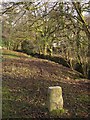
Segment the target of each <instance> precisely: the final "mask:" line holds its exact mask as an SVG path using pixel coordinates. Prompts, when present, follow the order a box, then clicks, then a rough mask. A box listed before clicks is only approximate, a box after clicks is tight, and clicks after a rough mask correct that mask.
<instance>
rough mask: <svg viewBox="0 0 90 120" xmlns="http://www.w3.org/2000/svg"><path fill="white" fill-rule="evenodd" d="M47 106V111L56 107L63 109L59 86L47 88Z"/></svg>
mask: <svg viewBox="0 0 90 120" xmlns="http://www.w3.org/2000/svg"><path fill="white" fill-rule="evenodd" d="M47 107H48V110H49V112H51V111H53V110H57V109H63V97H62V88H61V87H60V86H53V87H49V88H48V94H47Z"/></svg>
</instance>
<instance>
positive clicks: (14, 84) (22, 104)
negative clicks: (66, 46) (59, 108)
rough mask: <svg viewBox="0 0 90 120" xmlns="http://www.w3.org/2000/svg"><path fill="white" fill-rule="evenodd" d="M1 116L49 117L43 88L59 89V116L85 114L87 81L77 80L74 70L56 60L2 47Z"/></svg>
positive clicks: (86, 109)
mask: <svg viewBox="0 0 90 120" xmlns="http://www.w3.org/2000/svg"><path fill="white" fill-rule="evenodd" d="M2 65H3V69H2V71H3V76H2V95H3V102H2V103H3V104H2V114H3V118H39V117H43V118H46V117H47V118H52V117H53V116H52V115H50V114H49V112H48V110H47V106H46V101H47V89H48V87H49V86H56V85H59V86H61V87H62V89H63V99H64V109H65V110H66V112H65V113H64V114H62V115H58V116H54V118H55V117H59V118H60V117H63V118H74V117H82V118H83V117H85V118H88V117H89V110H88V109H89V107H88V106H89V102H90V98H89V91H88V89H89V83H90V82H89V81H88V80H84V79H83V80H80V79H79V75H78V73H77V72H75V71H72V70H71V69H70V68H67V67H64V66H62V65H60V64H57V63H54V62H50V61H48V60H42V59H38V58H32V57H30V56H29V57H28V56H27V55H25V54H22V53H17V52H13V51H3V60H2Z"/></svg>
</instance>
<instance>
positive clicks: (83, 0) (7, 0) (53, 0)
mask: <svg viewBox="0 0 90 120" xmlns="http://www.w3.org/2000/svg"><path fill="white" fill-rule="evenodd" d="M12 1H18V0H0V2H12ZM19 1H20V0H19ZM22 1H23V0H22ZM24 1H26V0H24ZM27 1H31V2H33V1H37V0H27ZM42 1H48V0H42ZM55 1H59V2H61V1H65V2H70V1H72V0H50V2H55ZM74 1H75V0H74ZM77 1H79V2H80V1H81V2H88V1H89V0H77Z"/></svg>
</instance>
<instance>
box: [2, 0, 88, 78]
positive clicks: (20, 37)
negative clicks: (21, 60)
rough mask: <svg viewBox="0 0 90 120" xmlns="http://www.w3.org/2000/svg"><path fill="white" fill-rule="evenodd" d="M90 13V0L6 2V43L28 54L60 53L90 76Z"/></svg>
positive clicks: (4, 4)
mask: <svg viewBox="0 0 90 120" xmlns="http://www.w3.org/2000/svg"><path fill="white" fill-rule="evenodd" d="M83 13H86V14H87V15H83ZM89 13H90V2H77V1H74V2H58V1H56V2H49V1H47V2H45V1H40V0H38V1H36V2H27V1H23V2H22V1H19V2H8V3H2V12H1V14H2V20H1V21H2V44H3V46H4V47H6V48H7V49H10V50H16V51H18V50H20V51H23V52H26V53H28V54H31V53H38V54H43V55H50V56H53V55H60V56H62V57H63V58H64V59H65V60H66V61H69V65H70V67H71V68H72V69H76V70H77V69H80V71H79V72H81V73H82V74H84V77H86V78H89V77H90V63H89V61H90V58H89V57H90V15H89Z"/></svg>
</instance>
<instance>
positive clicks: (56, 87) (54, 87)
mask: <svg viewBox="0 0 90 120" xmlns="http://www.w3.org/2000/svg"><path fill="white" fill-rule="evenodd" d="M58 88H59V89H61V87H60V86H53V87H49V89H58Z"/></svg>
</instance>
